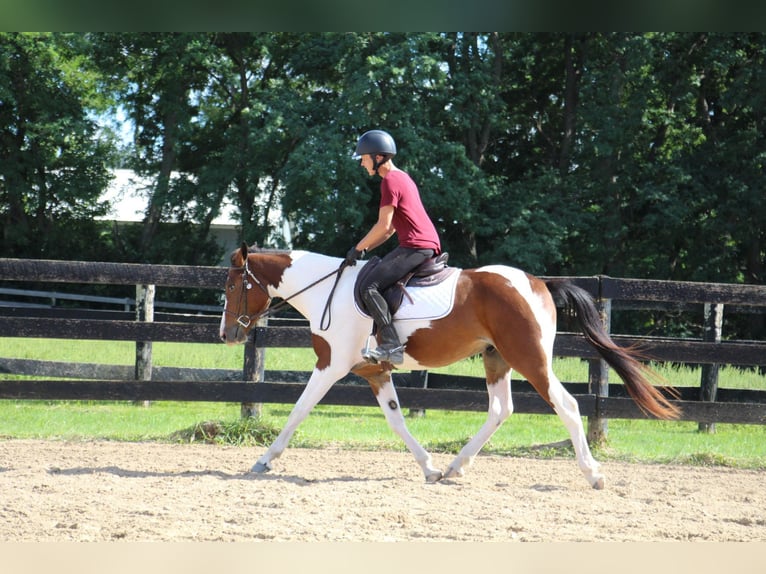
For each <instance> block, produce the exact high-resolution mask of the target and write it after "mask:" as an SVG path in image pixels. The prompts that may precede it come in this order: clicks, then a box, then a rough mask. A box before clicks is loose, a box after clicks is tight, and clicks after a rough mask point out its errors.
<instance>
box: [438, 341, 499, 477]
mask: <svg viewBox="0 0 766 574" xmlns="http://www.w3.org/2000/svg"><path fill="white" fill-rule="evenodd" d="M482 359H483V360H484V370H485V372H486V375H487V393H488V395H489V409H488V412H487V420H486V422H485V423H484V424H483V425H482V427H481V428H480V429H479V432H478V433H476V435H475V436H474V437H473V438H472V439H471V440H470V441H468V442H467V443H466V445H465V446H464V447H463V448H462V449H461V450H460V452H459V453H458V455H457V457H455V460H453V461H452V462H451V463H450V465H449V466H448V467H447V470H446V471H445V472H444V477H445V478H450V477H454V476H463V472H464V471H463V469H464V467H466V466H470V465H471V463H472V462H473V459H474V457H475V456H476V455H477V454H478V452H479V451H480V450H481V448H482V447H483V446H484V445H485V444H486V443H487V441H488V440H489V439H490V438H491V437H492V435H493V434H495V431H497V429H499V428H500V425H501V424H503V421H505V419H507V418H508V417H509V416H511V413H512V412H513V400H512V399H511V367H510V366H509V365H508V363H506V362H505V361H504V360H503V358H502V357H501V356H500V353H498V352H497V350H496V349H494V348H489V349H487V350H486V351H484V353H482Z"/></svg>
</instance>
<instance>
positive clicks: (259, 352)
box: [239, 318, 268, 419]
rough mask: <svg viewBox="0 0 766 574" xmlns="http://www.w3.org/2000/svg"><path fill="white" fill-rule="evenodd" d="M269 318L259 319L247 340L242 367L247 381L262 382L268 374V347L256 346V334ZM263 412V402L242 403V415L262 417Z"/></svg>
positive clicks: (240, 411) (243, 416)
mask: <svg viewBox="0 0 766 574" xmlns="http://www.w3.org/2000/svg"><path fill="white" fill-rule="evenodd" d="M267 321H268V320H267V319H265V318H263V319H258V322H257V323H256V324H255V329H253V330H252V331H251V332H250V336H249V337H248V338H247V341H246V342H245V360H244V365H243V368H242V378H243V380H245V381H247V382H253V383H262V382H263V381H264V378H265V376H266V349H264V348H258V347H256V346H255V334H256V330H257V329H258V327H265V326H266V325H267ZM262 412H263V404H262V403H242V404H240V408H239V414H240V417H241V418H243V419H245V418H248V417H256V418H257V417H260V416H261V413H262Z"/></svg>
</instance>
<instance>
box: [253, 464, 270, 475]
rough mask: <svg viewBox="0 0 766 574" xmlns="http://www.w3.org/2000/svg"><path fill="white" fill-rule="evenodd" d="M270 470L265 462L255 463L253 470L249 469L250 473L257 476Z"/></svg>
mask: <svg viewBox="0 0 766 574" xmlns="http://www.w3.org/2000/svg"><path fill="white" fill-rule="evenodd" d="M270 470H271V467H270V466H269V465H268V464H266V463H265V462H256V463H255V464H254V465H253V468H251V469H250V472H257V473H258V474H263V473H264V472H269V471H270Z"/></svg>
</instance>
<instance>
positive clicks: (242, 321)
mask: <svg viewBox="0 0 766 574" xmlns="http://www.w3.org/2000/svg"><path fill="white" fill-rule="evenodd" d="M345 268H346V262H345V261H342V262H341V264H340V266H339V267H338V268H337V269H335V270H334V271H330V272H329V273H328V274H327V275H323V276H322V277H320V278H319V279H317V280H316V281H314V282H313V283H311V284H309V285H306V286H305V287H304V288H303V289H301V290H299V291H296V292H295V293H293V294H292V295H289V296H288V297H284V298H283V299H282V300H281V301H279V302H278V303H277V304H276V305H274V306H273V307H271V306H270V307H267V308H266V309H265V310H264V311H263V312H261V313H255V314H254V315H244V314H243V315H239V316H238V317H237V323H238V324H239V325H240V326H241V327H243V328H244V329H247V328H248V327H249V326H250V325H251V324H252V322H253V321H254V320H255V321H257V320H259V319H262V318H263V317H270V316H271V315H274V314H275V313H276V312H277V311H279V310H280V309H281V308H282V307H284V306H285V305H287V302H288V301H289V300H290V299H292V298H293V297H297V296H298V295H300V294H301V293H305V292H306V291H308V290H309V289H311V288H312V287H315V286H316V285H318V284H319V283H321V282H322V281H324V280H325V279H328V278H330V277H332V276H333V275H336V277H335V283H334V284H333V286H332V290H331V291H330V295H329V296H328V298H327V303H326V304H325V308H324V311H323V312H322V321H321V322H320V325H319V328H320V329H321V330H322V331H326V330H327V329H329V328H330V324H331V322H332V313H331V311H330V304H331V303H332V298H333V296H334V294H335V288H336V287H337V286H338V282H339V281H340V275H341V273H342V272H343V269H345ZM241 270H242V274H243V275H249V276H250V277H251V278H252V279H253V281H254V282H255V284H256V285H258V287H260V288H261V291H263V292H264V293H265V294H266V296H267V297H268V298H269V305H270V304H271V300H272V299H273V297H272V296H271V295H269V290H268V288H267V287H266V286H264V284H263V283H261V281H260V280H259V279H258V278H257V277H256V276H255V274H254V273H253V272H252V271H251V270H250V267H249V266H248V262H247V260H245V264H244V265H243V266H242V267H241ZM251 288H252V285H251V284H250V283H249V282H248V280H247V277H245V279H244V280H243V281H242V293H241V295H240V304H241V301H242V299H243V298H246V292H247V291H246V290H247V289H251ZM226 313H229V314H230V315H236V313H234V312H233V311H229V310H228V309H227V310H226ZM325 319H327V323H325Z"/></svg>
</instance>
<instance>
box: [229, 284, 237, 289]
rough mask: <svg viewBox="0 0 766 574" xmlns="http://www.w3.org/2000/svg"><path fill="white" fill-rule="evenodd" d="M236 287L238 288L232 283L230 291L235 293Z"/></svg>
mask: <svg viewBox="0 0 766 574" xmlns="http://www.w3.org/2000/svg"><path fill="white" fill-rule="evenodd" d="M236 287H237V286H236V285H234V283H230V284H229V291H234V289H235V288H236Z"/></svg>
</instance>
